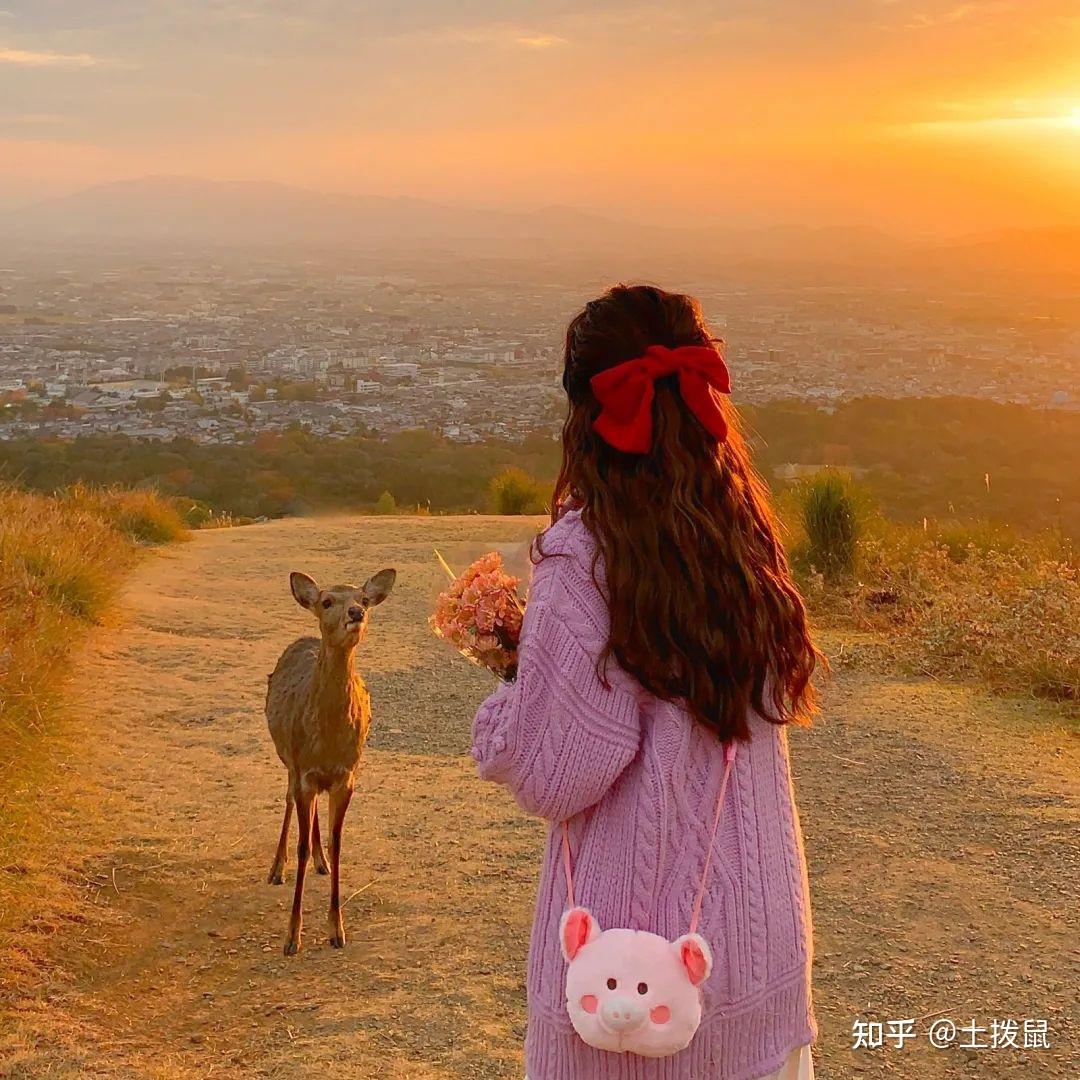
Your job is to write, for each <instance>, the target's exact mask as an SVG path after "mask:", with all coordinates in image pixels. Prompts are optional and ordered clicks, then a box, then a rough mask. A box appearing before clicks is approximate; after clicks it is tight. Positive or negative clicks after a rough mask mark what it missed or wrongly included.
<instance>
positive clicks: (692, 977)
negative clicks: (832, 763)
mask: <svg viewBox="0 0 1080 1080" xmlns="http://www.w3.org/2000/svg"><path fill="white" fill-rule="evenodd" d="M734 761H735V744H734V743H727V744H726V745H725V746H724V774H723V777H722V779H721V781H720V792H719V794H718V795H717V797H716V810H715V812H714V814H713V823H712V833H711V835H710V838H709V847H708V851H707V852H706V855H705V866H704V868H703V869H702V872H701V884H700V885H699V886H698V891H697V898H696V900H695V901H694V910H693V914H692V916H691V918H690V927H689V929H688V931H687V933H686V934H684V935H683V936H682V937H680V938H678V939H677V940H675V941H668V940H667V939H666V938H662V937H660V935H659V934H653V933H650V932H648V931H646V930H626V929H612V930H601V929H600V927H599V926H598V925H597V922H596V919H595V918H593V915H592V913H591V912H590V911H589V910H588V909H587V908H584V907H578V906H577V905H576V903H575V900H574V877H573V872H572V867H571V859H570V833H569V830H568V828H567V824H566V822H565V821H564V822H563V823H562V857H563V869H564V871H565V874H566V892H567V897H568V902H569V908H568V910H567V911H566V913H565V914H564V915H563V917H562V921H561V923H560V926H559V938H560V940H561V942H562V951H563V956H564V957H565V958H566V962H567V964H568V967H567V971H566V1008H567V1012H569V1014H570V1022H571V1023H572V1024H573V1025H574V1030H575V1031H576V1032H577V1033H578V1035H579V1036H580V1037H581V1038H582V1040H583V1041H584V1042H586V1043H588V1045H589V1046H594V1047H596V1048H597V1049H598V1050H609V1051H611V1052H612V1053H615V1054H626V1053H630V1054H639V1055H641V1056H642V1057H651V1058H659V1057H668V1056H669V1055H671V1054H677V1053H678V1052H679V1051H680V1050H685V1049H686V1047H687V1046H689V1045H690V1042H691V1040H692V1039H693V1037H694V1035H695V1033H696V1032H697V1029H698V1027H699V1026H700V1024H701V1005H702V1001H701V986H702V984H703V983H704V982H705V980H706V979H707V978H708V977H709V973H710V972H711V971H712V962H713V961H712V950H711V949H710V948H709V943H708V942H707V941H706V940H705V939H704V938H703V937H702V936H701V935H700V934H699V933H697V926H698V921H699V918H700V916H701V904H702V901H703V900H704V897H705V883H706V880H707V878H708V874H709V866H710V864H711V862H712V855H713V848H714V847H715V846H716V835H717V832H718V830H719V828H720V816H721V813H722V810H723V805H724V796H725V794H726V793H727V787H728V781H729V780H730V778H731V768H732V765H733V763H734Z"/></svg>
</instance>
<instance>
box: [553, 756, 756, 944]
mask: <svg viewBox="0 0 1080 1080" xmlns="http://www.w3.org/2000/svg"><path fill="white" fill-rule="evenodd" d="M734 764H735V743H733V742H729V743H725V744H724V775H723V776H722V777H721V779H720V791H719V792H718V793H717V796H716V810H715V812H714V813H713V823H712V832H711V833H710V835H709V847H708V850H707V851H706V853H705V866H704V868H703V869H702V871H701V884H700V885H699V886H698V891H697V898H696V899H695V900H694V913H693V915H691V917H690V931H689V932H690V933H691V934H696V933H697V927H698V920H699V919H700V918H701V905H702V902H703V901H704V899H705V884H706V882H707V880H708V877H709V867H710V866H711V865H712V856H713V848H714V847H716V834H717V833H718V832H719V831H720V817H721V815H722V813H723V810H724V796H725V795H726V794H727V788H728V781H729V780H730V779H731V767H732V765H734ZM562 861H563V873H564V874H565V875H566V898H567V901H568V903H569V905H570V907H572V908H573V907H576V906H577V905H576V904H575V903H574V874H573V869H572V867H571V860H570V829H569V828H568V826H567V824H566V822H565V821H563V822H562Z"/></svg>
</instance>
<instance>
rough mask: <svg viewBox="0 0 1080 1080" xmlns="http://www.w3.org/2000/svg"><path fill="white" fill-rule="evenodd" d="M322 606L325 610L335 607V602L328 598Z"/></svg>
mask: <svg viewBox="0 0 1080 1080" xmlns="http://www.w3.org/2000/svg"><path fill="white" fill-rule="evenodd" d="M322 606H323V607H324V608H328V607H333V606H334V601H333V600H331V599H330V597H329V596H328V597H327V598H326V599H325V600H324V601H323V602H322Z"/></svg>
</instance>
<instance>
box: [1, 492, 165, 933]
mask: <svg viewBox="0 0 1080 1080" xmlns="http://www.w3.org/2000/svg"><path fill="white" fill-rule="evenodd" d="M184 535H186V530H185V529H184V526H183V523H182V521H181V519H180V517H179V516H178V514H177V513H176V511H175V509H174V508H173V507H172V506H171V504H169V503H167V502H165V501H164V500H161V499H159V498H158V497H157V496H155V495H153V494H150V493H142V492H140V493H125V492H119V491H95V490H93V489H90V488H86V487H79V488H76V489H73V490H72V491H69V492H65V493H63V494H61V495H58V496H46V495H39V494H33V493H30V492H23V491H17V490H13V489H6V488H0V768H2V769H3V770H4V773H5V775H6V776H7V777H8V778H9V782H8V783H7V784H5V785H4V788H3V790H2V791H0V937H2V936H3V934H4V933H5V931H6V930H8V929H10V928H11V927H12V926H14V925H16V924H17V923H18V922H19V921H20V919H21V918H22V914H23V910H24V907H25V904H24V902H23V901H25V899H26V898H27V896H28V895H31V894H32V892H33V890H34V887H35V885H34V883H35V880H36V876H35V873H34V860H33V851H34V849H35V847H36V846H37V842H38V840H39V838H40V836H41V830H42V829H45V828H47V827H48V822H47V821H46V820H45V819H44V817H43V815H42V814H41V813H40V806H39V805H38V798H37V793H38V792H40V791H42V790H44V789H45V788H47V787H48V786H49V781H50V778H51V774H52V772H53V770H54V769H55V767H56V763H57V760H58V759H59V757H60V756H62V753H63V751H64V749H65V732H64V730H63V725H62V724H61V723H60V702H61V696H62V692H63V689H64V678H65V675H66V671H67V665H68V659H69V656H70V653H71V650H72V648H73V646H75V645H76V644H78V642H79V641H80V640H81V638H82V635H83V634H84V632H85V631H86V630H87V629H88V628H89V627H90V626H91V625H93V624H95V623H99V622H101V621H102V619H103V618H104V617H105V615H106V613H107V612H108V610H109V608H110V605H111V604H112V602H113V600H114V599H115V596H116V593H117V591H118V589H119V587H120V585H121V583H122V580H123V576H124V573H125V571H126V570H127V569H128V568H129V567H130V566H131V565H132V563H133V562H134V560H135V557H136V551H137V547H138V544H139V543H140V542H164V541H167V540H177V539H180V538H182V537H183V536H184Z"/></svg>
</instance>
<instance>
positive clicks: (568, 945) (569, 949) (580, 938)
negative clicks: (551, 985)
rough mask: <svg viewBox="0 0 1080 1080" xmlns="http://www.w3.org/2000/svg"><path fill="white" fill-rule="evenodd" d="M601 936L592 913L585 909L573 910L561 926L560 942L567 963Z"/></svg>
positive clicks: (563, 919) (564, 918)
mask: <svg viewBox="0 0 1080 1080" xmlns="http://www.w3.org/2000/svg"><path fill="white" fill-rule="evenodd" d="M599 936H600V927H599V926H597V925H596V920H595V919H594V918H593V917H592V912H590V911H586V909H585V908H583V907H576V908H571V909H570V910H569V911H568V912H567V913H566V914H565V915H564V916H563V917H562V922H561V923H560V924H559V940H560V941H561V942H562V951H563V956H565V957H566V961H567V963H569V962H570V961H571V960H573V959H574V957H575V956H577V954H578V953H579V952H581V950H582V948H583V947H584V946H586V945H588V944H589V942H590V941H595V940H596V938H598V937H599Z"/></svg>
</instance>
